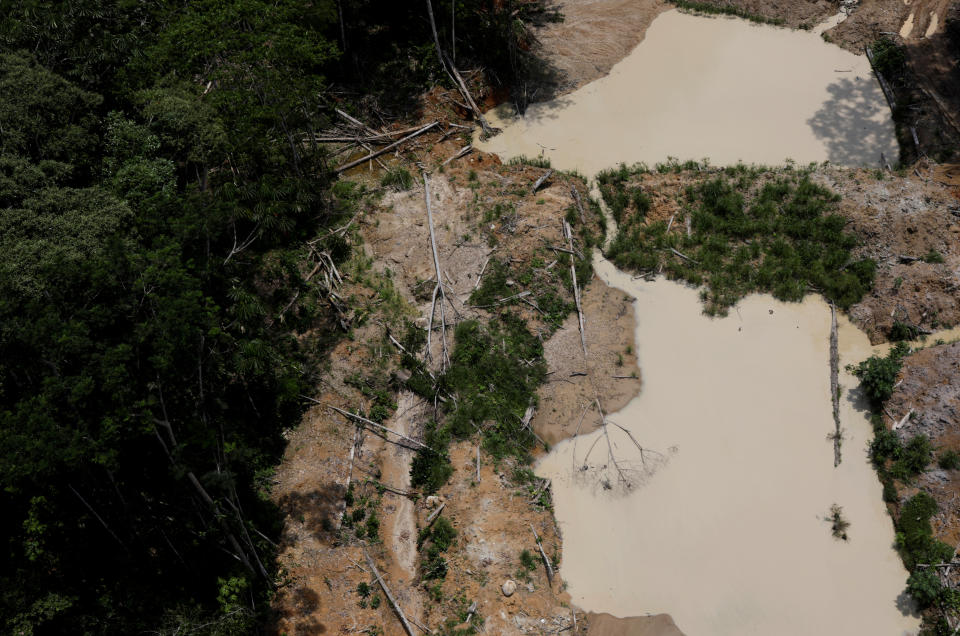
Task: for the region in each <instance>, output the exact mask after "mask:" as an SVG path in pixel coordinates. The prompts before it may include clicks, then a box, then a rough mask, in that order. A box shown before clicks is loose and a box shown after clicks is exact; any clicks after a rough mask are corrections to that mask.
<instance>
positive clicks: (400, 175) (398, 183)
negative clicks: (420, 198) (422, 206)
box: [380, 168, 413, 190]
mask: <svg viewBox="0 0 960 636" xmlns="http://www.w3.org/2000/svg"><path fill="white" fill-rule="evenodd" d="M380 185H382V186H383V187H385V188H389V187H392V188H396V189H397V190H409V189H410V188H412V187H413V176H412V175H411V174H410V172H409V171H408V170H407V169H406V168H392V169H390V170H387V171H386V172H385V173H384V175H383V178H382V179H380Z"/></svg>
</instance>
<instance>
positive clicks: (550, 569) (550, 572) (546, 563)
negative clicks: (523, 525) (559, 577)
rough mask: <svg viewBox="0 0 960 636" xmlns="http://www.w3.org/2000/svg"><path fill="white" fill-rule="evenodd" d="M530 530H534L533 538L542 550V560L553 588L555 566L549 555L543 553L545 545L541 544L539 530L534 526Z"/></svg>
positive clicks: (548, 580) (531, 525)
mask: <svg viewBox="0 0 960 636" xmlns="http://www.w3.org/2000/svg"><path fill="white" fill-rule="evenodd" d="M530 529H531V530H533V538H534V540H535V541H536V542H537V549H538V550H540V558H541V559H543V566H544V567H545V568H546V569H547V583H549V584H550V585H551V586H552V585H553V564H552V563H550V559H548V558H547V553H546V552H544V551H543V544H542V543H541V542H540V535H538V534H537V529H536V528H534V527H533V524H532V523H531V524H530Z"/></svg>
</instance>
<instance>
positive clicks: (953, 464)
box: [937, 448, 960, 470]
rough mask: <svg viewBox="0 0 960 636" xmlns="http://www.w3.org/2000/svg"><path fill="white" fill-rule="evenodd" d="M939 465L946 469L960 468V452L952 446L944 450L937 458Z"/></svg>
mask: <svg viewBox="0 0 960 636" xmlns="http://www.w3.org/2000/svg"><path fill="white" fill-rule="evenodd" d="M937 465H938V466H940V468H942V469H944V470H958V469H960V453H958V452H957V451H955V450H953V449H952V448H951V449H948V450H945V451H943V452H942V453H940V456H939V457H938V458H937Z"/></svg>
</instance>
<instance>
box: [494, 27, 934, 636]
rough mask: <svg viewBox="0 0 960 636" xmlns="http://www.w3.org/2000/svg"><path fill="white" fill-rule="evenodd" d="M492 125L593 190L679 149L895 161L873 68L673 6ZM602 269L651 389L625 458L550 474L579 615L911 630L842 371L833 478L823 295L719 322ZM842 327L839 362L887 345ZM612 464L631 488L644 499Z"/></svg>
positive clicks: (725, 628)
mask: <svg viewBox="0 0 960 636" xmlns="http://www.w3.org/2000/svg"><path fill="white" fill-rule="evenodd" d="M491 119H493V121H494V123H495V124H496V125H498V126H501V127H503V128H504V130H503V133H501V134H500V135H498V136H496V137H494V138H493V139H491V140H489V141H486V142H483V143H481V144H479V145H480V146H481V147H482V148H484V149H486V150H488V151H492V152H496V153H498V154H500V155H501V156H503V157H504V158H508V157H513V156H518V155H527V156H537V155H543V156H547V157H549V158H550V159H551V161H552V164H553V166H554V167H555V168H560V169H578V170H580V171H581V172H583V173H585V174H587V175H591V176H592V175H595V174H596V173H597V172H598V171H599V170H601V169H604V168H608V167H611V166H613V165H615V164H616V163H618V162H621V161H622V162H625V163H633V162H636V161H645V162H648V163H650V164H652V163H655V162H657V161H663V160H665V159H666V158H667V157H668V156H676V157H680V158H683V159H686V158H695V159H696V158H703V157H709V158H710V159H711V160H712V161H713V163H715V164H721V165H722V164H726V163H734V162H736V161H738V160H743V161H745V162H756V163H771V164H780V163H782V162H783V161H784V160H785V159H786V158H788V157H790V158H793V159H795V160H797V161H799V162H801V163H806V162H809V161H822V160H830V161H833V162H836V163H841V164H846V165H860V164H875V163H876V162H877V161H879V160H880V155H881V153H883V154H884V155H885V156H886V157H887V158H888V159H891V160H892V159H895V158H896V156H897V148H896V142H895V138H894V131H893V125H892V123H891V121H890V115H889V111H888V110H887V108H886V104H885V103H884V101H883V96H882V94H881V92H880V89H879V87H878V86H877V85H876V81H875V79H874V78H873V77H872V76H871V74H870V71H869V66H868V64H867V62H866V60H865V58H863V57H862V56H855V55H852V54H850V53H847V52H846V51H843V50H841V49H839V48H838V47H835V46H832V45H828V44H825V43H824V42H823V41H822V40H821V39H820V38H819V36H818V31H816V32H814V33H806V32H796V31H789V30H785V29H778V28H772V27H765V26H763V27H761V26H756V25H753V24H750V23H747V22H744V21H741V20H732V19H715V18H703V17H695V16H690V15H686V14H681V13H678V12H676V11H671V12H667V13H664V14H662V15H661V16H660V17H658V18H657V19H656V20H655V21H654V23H653V24H652V25H651V26H650V28H649V30H648V32H647V34H646V38H645V39H644V41H643V42H642V43H641V45H640V46H638V47H637V49H635V50H634V51H633V52H632V53H631V54H630V56H628V57H627V58H626V59H625V60H623V61H622V62H621V63H620V64H618V65H617V66H616V67H615V68H614V69H613V71H612V72H611V74H610V75H609V76H607V77H605V78H603V79H601V80H599V81H597V82H594V83H592V84H589V85H587V86H585V87H583V88H582V89H580V90H579V91H577V92H575V93H573V94H571V95H568V96H566V97H564V98H561V99H559V100H555V101H554V102H550V103H546V104H538V105H535V106H533V107H531V109H530V110H529V111H528V112H527V114H526V116H525V117H524V118H522V119H520V118H510V117H506V116H505V115H503V117H502V118H501V119H499V120H498V119H497V118H496V117H494V118H491ZM595 268H596V271H597V274H598V275H599V276H600V277H601V278H603V279H604V280H605V281H606V282H607V283H608V284H610V285H612V286H614V287H617V288H619V289H622V290H623V291H624V292H626V293H628V294H630V295H631V296H633V298H634V299H635V303H636V315H637V320H638V324H637V329H636V343H637V353H638V358H639V363H640V366H641V369H642V371H643V378H644V383H643V387H642V390H641V393H640V395H639V396H638V397H636V398H635V399H634V400H633V401H632V402H630V404H629V405H628V406H627V407H626V408H624V409H623V410H622V411H620V412H618V413H615V414H612V415H610V416H609V420H610V421H612V422H615V423H616V424H617V425H619V426H621V427H623V428H622V429H621V428H618V427H617V426H614V425H610V426H608V430H609V436H610V446H609V447H608V445H607V443H606V439H605V438H602V437H601V436H602V435H603V433H602V431H598V432H596V433H593V434H591V435H585V436H581V437H580V438H577V439H574V440H568V441H566V442H563V443H561V444H559V445H557V446H556V447H555V448H554V449H553V450H552V451H551V452H550V454H549V455H547V456H546V457H545V458H544V459H543V460H542V461H541V462H540V464H539V465H538V467H537V472H538V474H540V475H542V476H544V477H548V478H550V479H552V480H553V492H554V500H555V506H556V507H555V511H556V517H557V520H558V523H559V525H560V529H561V532H562V534H563V561H562V570H563V576H564V580H566V581H567V582H568V584H569V591H570V594H571V595H572V597H573V600H574V602H575V603H577V604H578V605H579V606H580V607H582V608H584V609H586V610H590V611H596V612H609V613H611V614H614V615H618V616H631V615H632V616H638V615H644V614H647V613H651V614H653V613H660V612H666V613H669V614H671V615H672V616H673V617H674V619H675V620H676V622H677V624H678V626H679V627H680V628H681V629H682V630H683V631H684V632H685V633H686V634H687V635H688V636H708V635H709V636H713V635H717V636H720V635H728V634H729V635H731V636H732V635H738V636H740V635H745V634H758V635H759V634H763V635H765V636H766V635H771V634H777V635H792V634H796V635H798V636H799V635H801V634H802V635H809V634H838V635H840V634H843V635H847V634H871V635H885V634H886V635H890V636H897V635H900V634H910V633H915V632H916V630H917V629H918V627H919V619H918V618H917V617H915V616H912V615H911V614H910V610H911V608H910V603H909V600H908V599H907V598H906V597H905V596H904V595H903V594H902V590H903V588H904V583H905V581H906V577H907V573H906V571H905V570H904V568H903V566H902V564H901V562H900V559H899V556H898V555H897V553H896V552H895V551H894V549H893V541H894V536H893V526H892V522H891V520H890V518H889V516H888V515H887V513H886V509H885V507H884V505H883V502H882V497H881V486H880V483H879V481H878V480H877V477H876V475H875V473H874V471H873V469H872V467H871V466H870V464H869V461H868V458H867V452H866V449H867V445H868V443H869V440H870V438H871V437H872V431H871V427H870V424H869V421H868V414H867V411H866V407H865V405H864V404H861V403H859V402H858V401H857V399H856V398H857V395H858V392H857V391H856V390H854V389H855V388H856V386H857V382H856V380H855V379H854V378H852V377H849V376H848V375H847V374H846V373H844V372H842V373H841V378H840V384H841V387H842V389H843V396H842V400H841V404H842V408H841V421H842V426H843V430H844V441H843V457H844V461H843V463H842V464H841V465H840V466H839V467H838V468H834V466H833V445H832V442H831V441H830V440H829V439H828V438H827V435H828V434H829V433H830V432H831V431H832V430H833V420H832V415H831V406H830V384H829V364H828V362H829V329H830V311H829V308H828V307H827V305H826V304H825V303H824V302H823V300H822V299H820V298H819V297H808V298H807V299H806V300H805V301H804V302H803V303H795V304H785V303H781V302H779V301H776V300H774V299H773V298H771V297H770V296H765V295H763V296H757V295H755V296H751V297H749V298H746V299H744V300H743V301H742V302H740V303H739V304H738V306H737V307H736V308H735V309H733V310H732V311H731V312H730V315H729V316H728V317H726V318H723V319H711V318H708V317H706V316H704V315H703V314H702V307H701V304H700V301H699V298H698V293H697V290H695V289H691V288H688V287H685V286H683V285H680V284H676V283H672V282H669V281H665V280H657V281H656V282H646V281H641V280H633V279H632V278H631V277H630V276H629V275H627V274H624V273H622V272H620V271H618V270H616V268H614V267H613V265H612V264H610V263H609V262H607V261H606V260H604V259H603V258H602V257H600V256H597V258H596V262H595ZM840 325H841V327H840V353H841V359H840V365H841V369H843V367H844V366H845V365H847V364H850V363H856V362H858V361H860V360H862V359H865V358H866V357H868V356H869V355H871V354H872V353H873V352H874V350H873V349H872V348H871V347H870V344H869V341H868V339H867V337H866V336H865V335H864V334H863V333H862V332H860V331H859V330H857V329H856V328H855V327H853V326H852V325H851V324H850V323H849V322H848V321H846V320H845V319H843V318H841V321H840ZM586 328H587V329H588V330H589V329H602V328H603V325H593V324H589V323H588V324H587V326H586ZM596 381H597V382H604V381H615V380H612V379H605V378H597V379H596ZM631 436H632V439H631ZM634 440H636V443H639V444H640V445H641V446H642V447H643V448H644V451H643V452H641V451H639V450H638V449H637V446H636V443H635V442H634ZM611 453H612V455H613V457H615V458H616V459H617V467H614V465H613V464H612V462H611V461H610V459H611V457H610V455H611ZM617 468H619V469H620V470H622V471H623V474H624V476H625V477H626V478H628V479H630V480H631V482H632V483H633V484H634V486H633V487H632V488H631V489H630V490H629V491H628V492H624V489H622V488H620V487H619V486H618V481H619V476H618V470H617ZM605 484H607V485H610V486H612V489H609V490H608V489H607V488H606V487H605ZM833 504H837V505H839V506H841V507H842V508H843V514H844V517H845V518H846V519H847V520H848V521H850V523H851V526H850V529H849V540H848V541H842V540H839V539H836V538H834V537H833V536H832V535H831V526H830V523H829V522H828V521H826V517H827V515H828V514H829V512H830V508H831V506H832V505H833Z"/></svg>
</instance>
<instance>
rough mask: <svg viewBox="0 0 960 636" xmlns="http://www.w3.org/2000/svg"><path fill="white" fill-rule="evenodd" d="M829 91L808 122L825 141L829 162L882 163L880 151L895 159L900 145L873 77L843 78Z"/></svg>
mask: <svg viewBox="0 0 960 636" xmlns="http://www.w3.org/2000/svg"><path fill="white" fill-rule="evenodd" d="M827 91H828V92H829V93H830V97H829V99H827V101H826V102H824V103H823V105H822V106H821V108H820V110H818V111H817V112H816V113H815V114H814V115H813V117H811V118H810V119H808V120H807V124H808V125H809V126H810V128H811V129H812V130H813V133H814V135H816V136H817V138H818V139H821V140H822V141H823V142H824V144H825V145H826V147H827V158H828V159H829V160H830V162H831V163H835V164H839V165H844V166H862V165H869V166H879V165H882V160H881V157H880V154H881V152H882V153H883V154H884V157H885V158H886V160H887V161H888V162H890V163H894V162H896V161H897V160H898V158H899V149H898V148H897V142H896V138H895V137H894V136H893V135H891V133H892V129H891V127H890V123H889V119H888V118H887V113H888V112H889V109H888V107H887V103H886V101H885V100H884V97H883V92H882V91H881V90H880V86H879V85H878V84H877V83H876V82H875V81H874V80H873V78H862V77H861V78H856V79H853V78H847V77H844V78H840V79H838V80H837V81H836V82H834V83H833V84H831V85H830V86H828V87H827Z"/></svg>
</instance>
